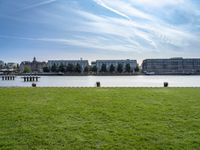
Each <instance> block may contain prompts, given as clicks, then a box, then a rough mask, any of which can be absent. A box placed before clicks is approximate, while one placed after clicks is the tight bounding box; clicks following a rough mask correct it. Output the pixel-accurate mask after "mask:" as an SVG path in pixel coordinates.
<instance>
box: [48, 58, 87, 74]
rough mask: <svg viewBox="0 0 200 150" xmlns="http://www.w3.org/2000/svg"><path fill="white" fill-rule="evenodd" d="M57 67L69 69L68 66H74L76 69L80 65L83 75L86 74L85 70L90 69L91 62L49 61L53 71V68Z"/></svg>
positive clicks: (49, 66)
mask: <svg viewBox="0 0 200 150" xmlns="http://www.w3.org/2000/svg"><path fill="white" fill-rule="evenodd" d="M54 65H55V66H56V67H57V68H59V66H61V65H62V66H63V67H64V68H67V66H68V65H72V66H73V67H76V66H77V65H80V69H81V73H83V72H84V70H85V68H89V62H88V60H82V59H80V60H48V68H49V70H51V68H52V66H54Z"/></svg>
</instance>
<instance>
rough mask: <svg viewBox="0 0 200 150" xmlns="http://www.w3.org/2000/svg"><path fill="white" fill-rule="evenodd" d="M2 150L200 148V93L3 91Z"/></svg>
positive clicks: (0, 106)
mask: <svg viewBox="0 0 200 150" xmlns="http://www.w3.org/2000/svg"><path fill="white" fill-rule="evenodd" d="M0 149H1V150H3V149H13V150H15V149H20V150H21V149H55V150H57V149H65V150H69V149H81V150H84V149H86V150H88V149H108V150H111V149H119V150H129V149H130V150H134V149H137V150H139V149H145V150H146V149H152V150H154V149H156V150H157V149H161V150H162V149H164V150H165V149H175V150H183V149H188V150H192V149H198V150H199V149H200V88H0Z"/></svg>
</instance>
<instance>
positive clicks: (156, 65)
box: [142, 58, 200, 75]
mask: <svg viewBox="0 0 200 150" xmlns="http://www.w3.org/2000/svg"><path fill="white" fill-rule="evenodd" d="M142 70H143V72H144V73H145V74H158V75H168V74H169V75H170V74H200V59H192V58H190V59H183V58H171V59H146V60H144V61H143V63H142Z"/></svg>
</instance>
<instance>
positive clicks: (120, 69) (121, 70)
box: [117, 64, 123, 73]
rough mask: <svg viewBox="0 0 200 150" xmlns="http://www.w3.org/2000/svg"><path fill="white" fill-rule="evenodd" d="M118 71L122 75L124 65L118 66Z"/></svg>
mask: <svg viewBox="0 0 200 150" xmlns="http://www.w3.org/2000/svg"><path fill="white" fill-rule="evenodd" d="M117 71H118V72H119V73H122V72H123V65H122V64H118V66H117Z"/></svg>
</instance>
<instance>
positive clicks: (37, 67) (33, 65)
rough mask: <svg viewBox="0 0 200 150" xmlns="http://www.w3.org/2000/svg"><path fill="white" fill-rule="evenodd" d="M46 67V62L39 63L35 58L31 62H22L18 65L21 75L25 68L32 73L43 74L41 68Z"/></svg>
mask: <svg viewBox="0 0 200 150" xmlns="http://www.w3.org/2000/svg"><path fill="white" fill-rule="evenodd" d="M46 66H47V63H46V62H39V61H37V60H36V57H34V58H33V61H32V62H30V61H23V62H21V64H20V72H21V73H23V72H24V69H25V68H26V67H27V68H29V69H30V71H31V72H33V73H41V72H43V68H44V67H46Z"/></svg>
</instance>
